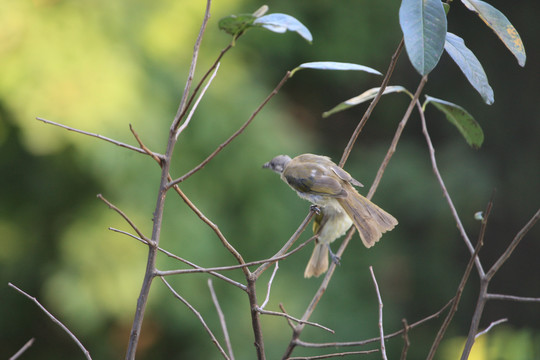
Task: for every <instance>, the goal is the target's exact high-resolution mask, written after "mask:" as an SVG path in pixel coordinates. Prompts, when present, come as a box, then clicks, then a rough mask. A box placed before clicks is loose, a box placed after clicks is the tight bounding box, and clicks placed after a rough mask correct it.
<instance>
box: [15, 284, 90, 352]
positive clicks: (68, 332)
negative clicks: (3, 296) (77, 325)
mask: <svg viewBox="0 0 540 360" xmlns="http://www.w3.org/2000/svg"><path fill="white" fill-rule="evenodd" d="M8 285H9V286H10V287H12V288H13V289H15V290H17V291H18V292H19V293H21V294H23V295H24V296H26V297H27V298H28V299H30V300H32V301H33V302H34V303H35V304H36V305H37V306H38V307H39V308H40V309H41V310H42V311H43V312H44V313H45V314H46V315H47V316H48V317H49V318H50V319H51V320H52V321H53V322H54V323H55V324H56V325H58V326H60V327H61V328H62V330H64V331H65V332H66V333H67V334H68V335H69V336H70V337H71V339H72V340H73V341H74V342H75V343H76V344H77V346H78V347H79V348H80V349H81V351H82V352H83V354H84V356H86V358H87V359H89V360H92V358H91V357H90V353H89V352H88V350H86V348H85V347H84V346H83V344H82V343H81V342H80V341H79V339H77V337H76V336H75V335H73V333H72V332H71V331H70V330H69V329H68V328H67V326H65V325H64V324H62V323H61V322H60V320H58V319H57V318H55V317H54V316H53V314H51V313H50V312H49V311H48V310H47V309H46V308H45V307H44V306H43V305H41V304H40V303H39V301H37V299H36V298H35V297H33V296H30V295H28V294H27V293H25V292H24V291H22V290H21V289H19V288H18V287H17V286H15V285H13V284H12V283H8ZM25 346H26V345H25Z"/></svg>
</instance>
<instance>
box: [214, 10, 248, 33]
mask: <svg viewBox="0 0 540 360" xmlns="http://www.w3.org/2000/svg"><path fill="white" fill-rule="evenodd" d="M255 19H257V17H256V16H254V15H252V14H238V15H229V16H226V17H224V18H222V19H221V20H219V22H218V26H219V29H220V30H223V31H225V32H226V33H227V34H231V35H232V36H236V35H238V34H240V33H242V32H244V31H245V30H246V29H248V28H250V27H251V26H253V21H255Z"/></svg>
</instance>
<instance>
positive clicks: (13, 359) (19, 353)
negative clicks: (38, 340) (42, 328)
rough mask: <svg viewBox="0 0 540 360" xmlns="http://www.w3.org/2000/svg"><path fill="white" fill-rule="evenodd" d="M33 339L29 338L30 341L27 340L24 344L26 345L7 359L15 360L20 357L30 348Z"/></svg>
mask: <svg viewBox="0 0 540 360" xmlns="http://www.w3.org/2000/svg"><path fill="white" fill-rule="evenodd" d="M34 340H35V339H34V338H31V339H30V340H28V341H27V342H26V344H24V345H23V346H22V347H21V348H20V349H19V351H17V352H16V353H15V354H13V356H12V357H10V358H9V360H16V359H18V358H19V356H21V355H22V354H23V353H24V352H25V351H26V350H28V348H29V347H30V346H32V344H33V343H34Z"/></svg>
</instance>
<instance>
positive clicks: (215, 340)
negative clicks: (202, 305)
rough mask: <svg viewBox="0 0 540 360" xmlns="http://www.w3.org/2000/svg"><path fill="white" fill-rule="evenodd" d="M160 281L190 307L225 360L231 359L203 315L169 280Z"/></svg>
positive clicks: (162, 278) (161, 277)
mask: <svg viewBox="0 0 540 360" xmlns="http://www.w3.org/2000/svg"><path fill="white" fill-rule="evenodd" d="M160 279H161V280H162V281H163V283H164V284H165V286H167V288H169V290H170V291H171V292H172V294H173V295H174V297H175V298H177V299H178V300H180V301H181V302H183V303H184V305H186V306H187V307H188V309H189V310H191V312H193V313H194V314H195V316H196V317H197V319H199V321H200V322H201V324H202V325H203V327H204V329H205V330H206V332H207V333H208V335H209V336H210V339H211V340H212V342H213V343H214V345H216V347H217V348H218V350H219V352H220V353H221V355H223V357H224V358H225V359H229V356H228V355H227V354H226V353H225V350H223V348H222V347H221V345H220V344H219V341H218V340H217V339H216V337H215V336H214V333H213V332H212V330H210V328H209V327H208V325H206V321H204V319H203V317H202V315H201V314H200V313H199V312H198V311H197V309H195V308H194V307H193V305H191V304H190V303H189V302H188V301H187V300H186V299H184V298H183V297H182V296H181V295H180V294H179V293H177V292H176V290H174V289H173V288H172V286H171V285H170V284H169V283H168V282H167V280H165V278H164V277H163V276H160Z"/></svg>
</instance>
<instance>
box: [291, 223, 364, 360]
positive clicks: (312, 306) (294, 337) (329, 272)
mask: <svg viewBox="0 0 540 360" xmlns="http://www.w3.org/2000/svg"><path fill="white" fill-rule="evenodd" d="M353 234H354V227H353V228H351V230H349V232H348V233H347V235H346V236H345V239H343V242H342V243H341V246H340V247H339V249H338V251H337V253H336V255H337V256H338V257H341V256H342V255H343V252H344V251H345V249H346V248H347V245H348V244H349V242H350V241H351V238H352V236H353ZM336 266H337V265H336V262H334V261H332V263H331V264H330V266H329V267H328V270H327V272H326V274H325V276H324V279H323V281H322V282H321V285H320V286H319V288H318V289H317V292H316V293H315V295H313V298H312V299H311V302H310V303H309V305H308V307H307V308H306V311H305V312H304V315H302V321H307V320H308V319H309V318H310V317H311V314H313V311H315V308H316V307H317V304H318V303H319V300H320V299H321V297H322V296H323V295H324V293H325V292H326V289H327V288H328V283H329V282H330V280H331V279H332V276H333V274H334V271H335V269H336ZM303 329H304V324H303V323H299V324H298V325H296V326H295V327H294V329H293V334H292V337H291V341H290V342H289V345H288V346H287V349H286V350H285V353H284V355H283V357H282V359H288V358H289V357H290V356H291V354H292V352H293V350H294V348H295V347H296V345H297V344H298V341H299V338H300V334H301V333H302V331H303Z"/></svg>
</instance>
